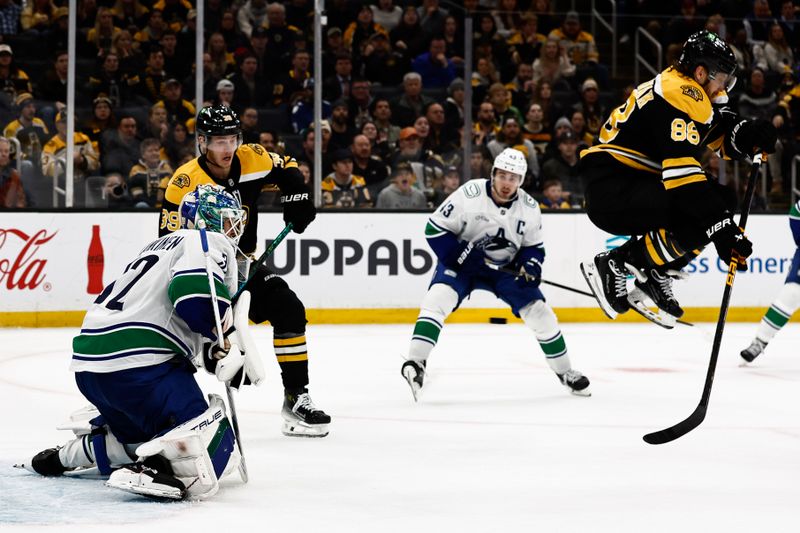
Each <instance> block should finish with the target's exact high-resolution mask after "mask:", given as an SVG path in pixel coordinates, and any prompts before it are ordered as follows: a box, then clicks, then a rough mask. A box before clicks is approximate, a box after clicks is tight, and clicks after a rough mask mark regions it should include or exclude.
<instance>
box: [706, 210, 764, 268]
mask: <svg viewBox="0 0 800 533" xmlns="http://www.w3.org/2000/svg"><path fill="white" fill-rule="evenodd" d="M706 235H708V237H709V238H710V239H711V240H712V242H713V243H714V247H715V248H716V249H717V254H718V255H719V258H720V259H722V260H723V261H725V263H726V264H730V262H731V259H732V258H733V257H736V261H737V265H736V270H738V271H739V272H745V271H746V270H747V262H746V261H745V259H747V258H748V257H750V255H751V254H752V253H753V243H752V242H750V240H749V239H748V238H747V237H746V236H745V234H744V233H743V232H742V230H741V228H739V226H737V225H736V224H735V223H734V222H733V219H732V218H731V217H727V218H724V219H722V220H720V221H719V222H717V223H716V224H714V225H713V226H711V227H710V228H708V229H707V230H706Z"/></svg>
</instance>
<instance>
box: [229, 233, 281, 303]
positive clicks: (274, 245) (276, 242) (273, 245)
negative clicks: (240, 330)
mask: <svg viewBox="0 0 800 533" xmlns="http://www.w3.org/2000/svg"><path fill="white" fill-rule="evenodd" d="M293 227H294V224H292V223H291V222H289V223H288V224H286V227H285V228H283V229H282V230H281V232H280V233H278V235H277V236H276V237H275V239H274V240H273V241H272V242H271V243H269V246H267V249H266V250H264V253H263V254H261V256H260V257H259V258H258V259H256V261H255V263H253V264H252V265H250V272H251V274H250V275H249V276H248V277H247V279H246V280H245V281H244V283H242V284H241V285H240V286H239V290H237V291H236V294H234V295H233V297H232V298H231V305H233V304H235V303H236V301H237V300H238V299H239V296H241V294H242V291H243V290H244V288H245V286H246V285H247V284H248V283H250V280H251V279H253V276H255V275H256V270H257V269H258V267H260V266H261V265H262V264H263V263H264V261H266V260H267V258H268V257H269V256H270V255H272V252H274V251H275V248H277V247H278V245H279V244H280V243H281V242H282V241H283V239H285V238H286V236H287V235H288V234H289V232H290V231H292V228H293Z"/></svg>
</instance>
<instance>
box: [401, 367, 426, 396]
mask: <svg viewBox="0 0 800 533" xmlns="http://www.w3.org/2000/svg"><path fill="white" fill-rule="evenodd" d="M400 373H401V374H402V375H403V377H404V378H406V381H407V382H408V386H409V387H411V394H412V395H413V396H414V401H415V402H416V401H417V400H418V399H419V395H420V391H421V390H422V382H423V381H424V380H425V361H414V360H411V359H409V360H408V361H406V362H405V363H403V366H402V367H401V368H400Z"/></svg>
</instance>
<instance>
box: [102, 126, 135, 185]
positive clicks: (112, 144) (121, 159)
mask: <svg viewBox="0 0 800 533" xmlns="http://www.w3.org/2000/svg"><path fill="white" fill-rule="evenodd" d="M136 133H137V132H136V119H135V118H134V117H133V115H129V114H123V115H121V116H120V117H119V123H118V124H117V129H115V130H106V131H105V132H103V135H102V137H101V139H102V140H101V143H100V147H101V148H100V151H101V153H102V154H103V159H102V168H103V172H104V173H107V172H119V173H121V174H123V175H127V174H128V173H129V172H130V170H131V167H133V165H135V164H136V162H137V161H138V160H139V139H137V138H136Z"/></svg>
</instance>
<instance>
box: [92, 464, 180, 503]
mask: <svg viewBox="0 0 800 533" xmlns="http://www.w3.org/2000/svg"><path fill="white" fill-rule="evenodd" d="M106 486H108V487H111V488H114V489H120V490H124V491H125V492H130V493H132V494H138V495H140V496H146V497H148V498H154V499H157V500H182V499H183V498H184V497H185V496H186V487H185V486H184V484H183V483H181V481H180V480H179V479H178V478H176V477H175V476H171V475H168V474H163V473H161V472H158V471H157V470H155V469H153V468H150V467H147V466H145V465H143V464H141V463H135V464H132V465H128V466H126V467H124V468H120V469H119V470H115V471H114V472H113V473H112V474H111V477H109V478H108V481H106Z"/></svg>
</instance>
